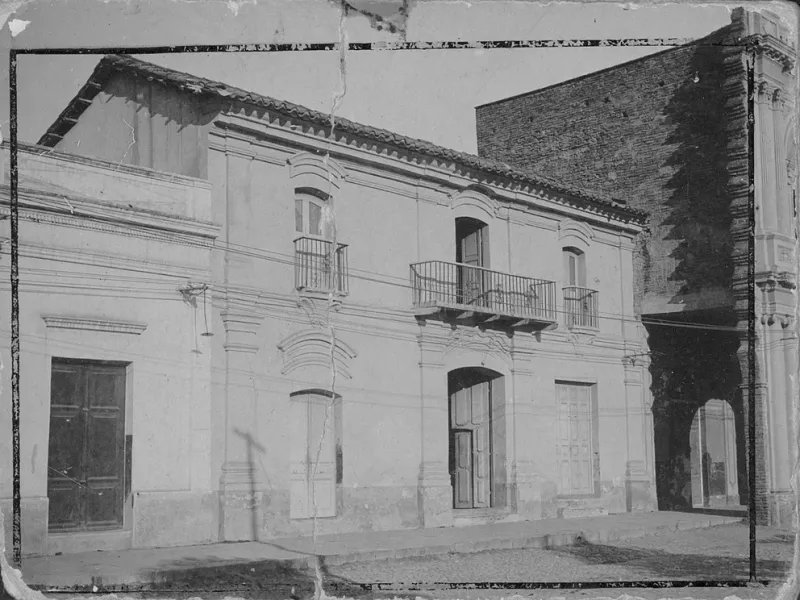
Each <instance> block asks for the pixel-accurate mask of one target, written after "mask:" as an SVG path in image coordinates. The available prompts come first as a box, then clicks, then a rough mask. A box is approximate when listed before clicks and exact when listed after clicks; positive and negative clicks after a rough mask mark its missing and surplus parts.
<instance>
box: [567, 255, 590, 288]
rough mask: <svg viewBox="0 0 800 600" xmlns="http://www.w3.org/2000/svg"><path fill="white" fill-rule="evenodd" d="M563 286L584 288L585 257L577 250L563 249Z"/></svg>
mask: <svg viewBox="0 0 800 600" xmlns="http://www.w3.org/2000/svg"><path fill="white" fill-rule="evenodd" d="M563 253H564V284H565V286H576V287H586V255H585V254H584V253H583V252H582V251H580V250H578V249H577V248H564V251H563Z"/></svg>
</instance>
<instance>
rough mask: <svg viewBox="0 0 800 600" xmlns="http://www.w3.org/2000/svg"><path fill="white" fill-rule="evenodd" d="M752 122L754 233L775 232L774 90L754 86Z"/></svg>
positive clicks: (765, 85)
mask: <svg viewBox="0 0 800 600" xmlns="http://www.w3.org/2000/svg"><path fill="white" fill-rule="evenodd" d="M757 92H758V93H757V95H756V104H755V111H756V120H755V131H756V140H755V146H756V147H755V156H754V157H753V158H754V163H755V172H756V173H757V174H758V175H759V179H758V180H757V181H756V208H757V210H758V213H757V215H760V218H759V217H758V216H757V218H756V229H758V230H760V231H777V230H778V216H777V212H776V209H777V203H776V197H777V193H776V192H777V186H776V183H777V182H776V181H775V167H774V164H775V126H774V123H773V117H774V112H773V110H772V95H773V94H774V92H775V88H774V87H773V86H772V85H770V84H768V83H767V82H765V81H761V82H759V83H758V84H757Z"/></svg>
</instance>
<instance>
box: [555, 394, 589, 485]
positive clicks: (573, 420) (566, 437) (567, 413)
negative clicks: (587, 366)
mask: <svg viewBox="0 0 800 600" xmlns="http://www.w3.org/2000/svg"><path fill="white" fill-rule="evenodd" d="M593 387H594V386H592V385H586V384H580V383H557V384H556V392H557V394H556V400H557V402H558V447H557V456H558V473H559V482H558V484H559V485H558V489H559V493H560V494H564V495H569V494H590V493H593V492H594V473H593V461H592V457H593V455H594V452H593V439H592V438H593V425H594V424H593V401H592V399H593V395H594V394H593V391H594V390H593Z"/></svg>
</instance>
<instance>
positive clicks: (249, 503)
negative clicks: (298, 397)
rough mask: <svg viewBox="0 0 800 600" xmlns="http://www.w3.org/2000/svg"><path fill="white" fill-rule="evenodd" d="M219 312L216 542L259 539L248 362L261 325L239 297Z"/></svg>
mask: <svg viewBox="0 0 800 600" xmlns="http://www.w3.org/2000/svg"><path fill="white" fill-rule="evenodd" d="M232 300H233V299H232V298H229V299H228V302H227V304H228V306H227V307H226V308H225V309H224V310H223V311H222V312H221V317H222V323H223V326H224V329H225V336H224V340H223V348H224V352H225V421H224V422H225V461H224V463H223V465H222V472H221V475H220V539H222V540H224V541H242V540H256V539H258V531H259V525H258V520H259V508H258V507H260V506H261V500H262V497H263V490H264V480H263V476H262V474H261V472H260V469H259V468H258V464H257V462H256V461H255V458H256V457H255V454H256V452H257V448H258V447H259V442H258V439H259V432H258V431H257V430H255V429H254V427H253V424H254V423H257V422H258V421H257V419H256V416H257V414H256V387H255V382H254V376H255V374H254V373H253V358H254V356H255V354H256V353H257V352H258V350H259V344H258V341H257V333H258V329H259V326H260V324H261V321H262V316H261V315H260V314H259V313H258V311H257V309H256V306H255V303H253V302H250V303H246V302H242V300H241V299H238V301H236V303H235V304H232Z"/></svg>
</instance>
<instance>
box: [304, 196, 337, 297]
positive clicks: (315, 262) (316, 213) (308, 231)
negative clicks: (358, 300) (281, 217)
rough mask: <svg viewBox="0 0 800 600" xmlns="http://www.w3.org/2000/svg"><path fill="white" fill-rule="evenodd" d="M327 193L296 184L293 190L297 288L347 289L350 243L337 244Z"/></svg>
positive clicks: (319, 289)
mask: <svg viewBox="0 0 800 600" xmlns="http://www.w3.org/2000/svg"><path fill="white" fill-rule="evenodd" d="M328 202H329V198H328V196H327V194H325V193H324V192H321V191H319V190H316V189H313V188H297V189H295V194H294V228H295V231H296V232H297V234H298V237H297V238H296V239H295V240H294V247H295V288H297V289H300V290H310V291H318V292H326V293H327V292H331V291H333V292H336V293H340V294H342V293H347V287H348V281H347V279H348V277H347V246H346V245H344V244H336V246H335V248H334V244H333V242H332V241H330V240H331V238H332V237H333V236H332V235H331V232H332V227H330V226H329V224H328V223H326V221H325V208H326V204H327V203H328Z"/></svg>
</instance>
